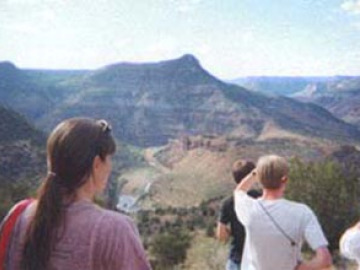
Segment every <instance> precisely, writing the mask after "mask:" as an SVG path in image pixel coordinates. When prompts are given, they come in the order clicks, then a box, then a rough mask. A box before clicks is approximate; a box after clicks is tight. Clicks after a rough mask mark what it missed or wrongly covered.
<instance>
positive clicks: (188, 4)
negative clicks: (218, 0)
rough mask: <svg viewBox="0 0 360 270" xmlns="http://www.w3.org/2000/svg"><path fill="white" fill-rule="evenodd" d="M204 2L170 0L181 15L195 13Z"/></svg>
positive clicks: (199, 0) (197, 0)
mask: <svg viewBox="0 0 360 270" xmlns="http://www.w3.org/2000/svg"><path fill="white" fill-rule="evenodd" d="M201 1H202V0H170V2H171V3H172V4H174V5H175V8H176V10H177V11H179V12H180V13H189V12H193V11H195V10H196V9H197V8H198V6H199V5H200V3H201Z"/></svg>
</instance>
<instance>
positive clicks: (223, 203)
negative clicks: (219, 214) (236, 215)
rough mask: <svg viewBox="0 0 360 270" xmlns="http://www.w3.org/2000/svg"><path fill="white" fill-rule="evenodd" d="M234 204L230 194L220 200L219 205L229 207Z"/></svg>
mask: <svg viewBox="0 0 360 270" xmlns="http://www.w3.org/2000/svg"><path fill="white" fill-rule="evenodd" d="M233 205H234V196H233V195H231V196H228V197H225V198H224V199H223V200H222V201H221V207H222V209H224V208H229V207H233Z"/></svg>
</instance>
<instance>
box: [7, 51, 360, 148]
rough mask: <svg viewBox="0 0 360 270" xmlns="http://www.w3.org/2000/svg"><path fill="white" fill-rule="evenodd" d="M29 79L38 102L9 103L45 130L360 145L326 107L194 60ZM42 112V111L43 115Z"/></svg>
mask: <svg viewBox="0 0 360 270" xmlns="http://www.w3.org/2000/svg"><path fill="white" fill-rule="evenodd" d="M20 75H21V74H20ZM45 75H46V73H42V80H45ZM50 75H51V76H54V73H52V74H50ZM26 76H27V77H28V78H30V81H31V83H32V84H33V85H34V86H36V87H37V88H36V87H34V89H33V90H32V91H31V92H32V94H31V95H30V94H29V100H31V99H35V100H38V101H39V102H37V103H36V102H34V103H31V102H29V103H24V102H23V99H22V100H21V99H16V98H14V97H13V98H12V99H10V100H12V103H11V104H15V105H16V104H19V102H20V104H22V105H23V107H21V106H17V107H16V106H14V108H15V109H16V110H18V111H20V112H22V113H24V114H25V115H29V114H28V113H27V112H28V111H30V112H33V113H32V114H31V119H33V120H34V121H35V123H36V124H37V125H38V126H40V127H43V128H44V129H46V130H50V129H51V128H53V127H54V126H55V125H56V124H57V123H58V122H59V121H61V120H62V119H64V118H68V117H72V116H89V117H94V118H105V119H108V120H109V121H111V122H112V123H113V125H114V132H115V135H116V136H117V138H119V139H121V140H123V141H125V142H127V143H131V144H135V145H139V146H153V145H163V144H166V143H167V141H168V140H169V139H172V138H179V137H181V136H184V135H202V134H207V135H214V136H227V137H229V138H231V139H251V140H266V139H269V138H271V139H274V138H283V137H284V136H290V137H291V138H299V137H313V138H318V139H320V140H322V139H329V140H336V141H346V142H356V143H358V142H359V141H360V132H359V130H358V129H357V128H355V127H354V126H352V125H349V124H346V123H345V122H343V121H341V120H339V119H337V118H335V117H334V116H333V115H332V114H330V113H329V112H328V111H326V110H325V109H323V108H321V107H319V106H316V105H312V104H304V103H301V102H298V101H295V100H293V99H290V98H285V97H276V96H275V97H274V96H267V95H264V94H262V93H258V92H254V91H250V90H247V89H245V88H243V87H240V86H237V85H234V84H229V83H225V82H223V81H221V80H219V79H217V78H216V77H214V76H213V75H211V74H210V73H209V72H207V71H206V70H205V69H204V68H203V67H202V66H201V65H200V63H199V61H198V60H197V59H196V58H195V57H194V56H192V55H184V56H182V57H180V58H178V59H173V60H166V61H160V62H156V63H144V64H139V63H117V64H113V65H109V66H106V67H103V68H101V69H98V70H94V71H89V72H84V73H81V74H73V75H72V76H70V75H69V76H67V75H65V76H63V77H59V76H58V77H57V78H56V80H51V79H49V80H47V81H46V80H45V81H46V83H45V84H39V81H41V80H34V78H35V73H32V72H31V71H26ZM20 77H21V76H20ZM28 85H31V84H28ZM19 88H20V90H21V89H23V88H22V87H19ZM1 91H3V90H2V89H1V87H0V93H1ZM20 92H21V91H20ZM22 92H24V91H22ZM35 97H36V98H35ZM44 99H47V101H46V100H44ZM9 104H10V103H9ZM39 104H43V105H40V106H39ZM39 107H40V108H45V109H43V111H39ZM36 113H37V114H36ZM269 127H271V128H270V129H269ZM270 131H271V133H269V132H270Z"/></svg>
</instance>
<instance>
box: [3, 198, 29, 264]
mask: <svg viewBox="0 0 360 270" xmlns="http://www.w3.org/2000/svg"><path fill="white" fill-rule="evenodd" d="M32 202H33V199H25V200H22V201H20V202H18V203H17V204H15V206H14V207H13V208H12V209H11V210H10V212H9V213H8V214H7V216H6V217H5V218H4V220H3V221H2V222H1V225H0V270H3V267H4V260H5V256H6V248H7V247H8V246H9V241H10V237H11V233H12V231H13V229H14V227H15V224H16V221H17V219H18V217H19V216H20V215H21V213H22V212H24V210H25V209H26V207H28V205H29V204H31V203H32Z"/></svg>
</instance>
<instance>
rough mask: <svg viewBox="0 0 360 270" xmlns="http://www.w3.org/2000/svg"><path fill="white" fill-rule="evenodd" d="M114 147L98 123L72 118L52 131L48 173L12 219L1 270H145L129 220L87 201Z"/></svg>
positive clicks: (102, 182)
mask: <svg viewBox="0 0 360 270" xmlns="http://www.w3.org/2000/svg"><path fill="white" fill-rule="evenodd" d="M115 148H116V145H115V142H114V139H113V137H112V135H111V127H110V126H109V125H108V124H107V122H106V121H104V120H99V121H96V120H92V119H87V118H72V119H68V120H65V121H64V122H62V123H60V124H59V125H58V126H57V127H56V128H55V129H54V130H53V131H52V133H51V134H50V136H49V138H48V141H47V164H48V174H47V176H46V178H45V179H44V181H43V183H42V185H41V187H40V189H39V193H38V198H37V199H36V200H35V201H34V202H33V203H32V204H31V205H29V207H27V208H26V210H25V211H24V212H23V213H22V214H21V216H20V217H19V218H18V220H17V223H16V226H15V228H14V231H13V233H12V239H11V244H10V247H9V252H8V258H7V264H6V268H5V269H6V270H55V269H56V270H57V269H59V270H60V269H64V270H70V269H71V270H87V269H89V270H102V269H104V270H105V269H108V270H116V269H127V270H143V269H144V270H147V269H150V266H149V263H148V261H147V259H146V257H145V252H144V249H143V247H142V244H141V242H140V240H139V235H138V232H137V229H136V227H135V226H134V224H133V222H132V221H131V220H130V219H129V218H128V217H126V216H124V215H121V214H119V213H116V212H113V211H109V210H105V209H102V208H100V207H98V206H97V205H95V204H94V203H93V199H94V196H95V195H96V194H97V193H100V192H102V191H103V190H104V188H105V186H106V184H107V181H108V178H109V175H110V172H111V167H112V164H111V157H112V155H113V154H114V152H115Z"/></svg>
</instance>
